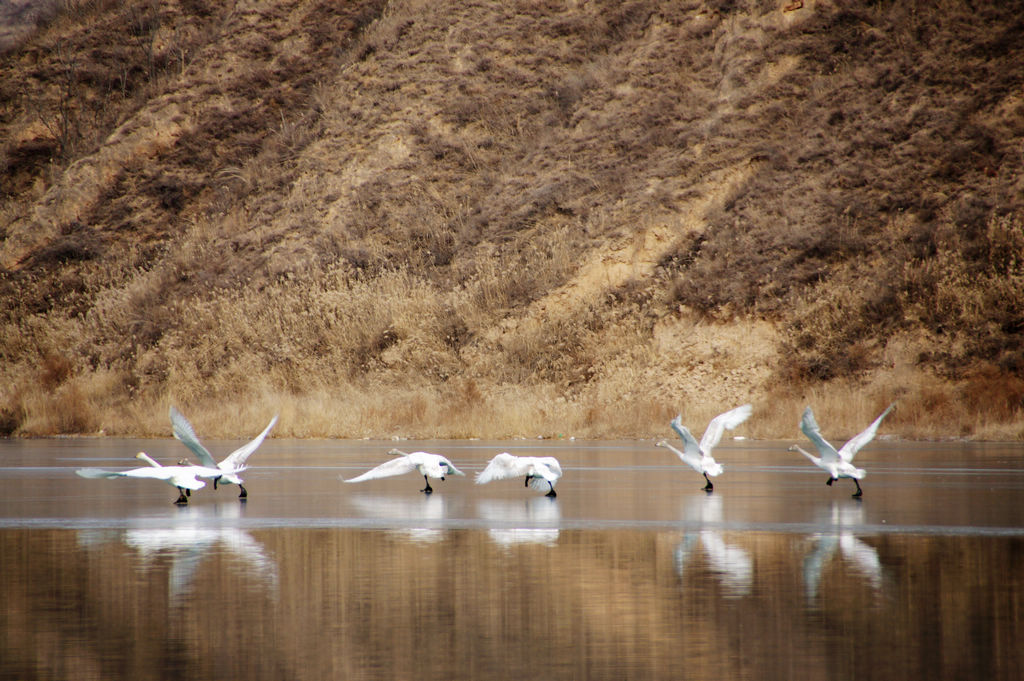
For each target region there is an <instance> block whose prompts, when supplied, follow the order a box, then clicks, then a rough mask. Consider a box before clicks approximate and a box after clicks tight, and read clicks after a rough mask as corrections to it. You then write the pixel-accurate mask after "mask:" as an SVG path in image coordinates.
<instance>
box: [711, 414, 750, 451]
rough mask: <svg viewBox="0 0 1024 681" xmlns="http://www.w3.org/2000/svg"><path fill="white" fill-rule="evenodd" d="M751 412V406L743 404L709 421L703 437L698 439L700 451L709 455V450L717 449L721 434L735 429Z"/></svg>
mask: <svg viewBox="0 0 1024 681" xmlns="http://www.w3.org/2000/svg"><path fill="white" fill-rule="evenodd" d="M753 410H754V408H753V406H751V405H749V404H744V405H743V406H742V407H736V408H735V409H730V410H729V411H727V412H725V413H724V414H719V415H718V416H716V417H715V418H713V419H711V423H709V424H708V427H707V430H705V431H704V436H703V437H702V438H701V439H700V449H701V451H703V452H706V453H708V454H710V453H711V450H712V449H714V448H715V447H717V446H718V443H719V442H721V441H722V434H723V433H724V432H725V431H726V430H732V429H733V428H736V427H737V426H739V425H740V424H742V423H743V422H744V421H746V420H747V419H748V418H750V414H751V412H752V411H753Z"/></svg>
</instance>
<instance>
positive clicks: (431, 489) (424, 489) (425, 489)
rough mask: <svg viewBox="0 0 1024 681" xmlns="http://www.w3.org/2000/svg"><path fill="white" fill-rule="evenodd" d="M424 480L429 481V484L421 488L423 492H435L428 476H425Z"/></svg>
mask: <svg viewBox="0 0 1024 681" xmlns="http://www.w3.org/2000/svg"><path fill="white" fill-rule="evenodd" d="M423 481H424V482H425V483H427V486H426V487H424V488H423V489H421V490H420V491H421V492H423V493H424V494H430V493H431V492H433V491H434V488H433V487H431V486H430V480H428V479H427V476H425V475H424V476H423Z"/></svg>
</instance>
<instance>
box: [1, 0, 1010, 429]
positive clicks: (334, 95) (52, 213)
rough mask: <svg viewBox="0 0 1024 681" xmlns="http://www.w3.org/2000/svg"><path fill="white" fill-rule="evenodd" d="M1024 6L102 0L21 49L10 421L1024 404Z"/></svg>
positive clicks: (847, 417) (14, 129)
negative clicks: (241, 9) (62, 120)
mask: <svg viewBox="0 0 1024 681" xmlns="http://www.w3.org/2000/svg"><path fill="white" fill-rule="evenodd" d="M1020 9H1021V8H1020V7H1019V6H1017V4H1016V3H996V2H988V3H985V2H982V3H975V4H974V8H973V9H969V8H968V7H967V6H966V5H961V4H959V3H948V4H946V5H945V6H944V8H943V11H936V10H935V9H934V7H932V6H931V5H928V4H926V3H914V2H912V3H909V4H908V3H888V2H882V3H872V4H871V5H862V4H860V3H854V2H847V1H845V0H842V1H837V2H831V3H824V2H819V3H806V4H805V7H804V8H802V9H799V10H796V11H793V12H782V11H781V7H780V6H779V4H778V3H774V2H755V1H753V0H751V1H744V2H732V3H716V4H714V5H713V6H712V5H711V4H708V3H687V2H682V3H675V4H672V5H671V6H666V5H665V4H664V3H655V2H653V0H635V1H633V2H627V3H623V2H611V1H609V2H594V3H587V4H585V5H579V6H577V5H572V4H565V5H563V4H559V3H527V2H524V3H513V4H508V3H505V4H502V3H496V2H489V1H487V2H473V3H447V4H446V3H429V2H416V1H412V0H410V1H407V2H390V3H385V2H380V1H378V0H365V1H363V2H350V3H341V4H339V3H330V2H323V1H320V0H288V1H286V2H278V3H268V4H256V5H253V6H252V7H250V8H249V10H248V11H247V12H246V13H241V14H240V13H237V12H230V11H228V9H226V8H225V7H224V6H222V5H220V4H217V3H208V2H205V1H204V0H187V1H185V0H180V1H176V0H170V1H167V2H162V3H159V4H152V3H149V2H139V3H108V2H87V3H71V4H69V5H68V6H67V7H65V10H64V12H63V13H60V14H58V15H57V16H56V17H55V18H54V19H53V20H51V21H49V22H47V23H45V24H43V25H41V26H40V27H39V28H38V29H37V30H36V31H35V32H34V33H31V34H27V35H26V36H24V37H22V38H21V39H20V40H22V42H20V43H18V45H17V47H16V49H13V50H11V51H9V52H7V53H5V54H3V55H2V56H0V84H2V85H0V99H2V101H4V102H6V103H7V104H6V105H5V107H4V108H2V109H0V139H2V140H3V143H2V146H0V159H2V163H0V218H2V219H3V223H2V224H0V267H2V269H0V300H2V301H3V306H2V312H0V430H2V431H3V432H6V433H15V434H19V435H45V434H52V433H72V432H98V431H103V432H107V433H117V434H147V435H166V433H167V425H166V408H167V404H168V403H171V402H173V403H175V404H178V405H180V406H182V408H184V409H186V410H187V411H188V412H189V413H190V414H193V415H195V419H196V423H197V427H199V428H200V429H201V430H202V431H203V432H204V433H209V434H210V435H211V436H237V435H241V434H243V433H247V432H250V431H253V432H254V431H255V430H258V428H259V427H261V425H262V424H263V423H265V420H266V418H267V416H268V415H269V414H270V413H272V412H281V413H282V420H281V424H280V426H279V427H278V428H277V429H276V430H275V434H278V435H296V436H331V437H361V436H432V437H433V436H436V437H471V436H482V437H513V436H527V437H535V436H537V435H543V436H551V437H557V436H558V435H566V436H568V435H575V436H577V437H630V436H644V437H646V436H654V435H656V434H661V433H664V431H665V427H666V423H667V420H668V419H669V418H671V416H672V415H674V414H675V413H677V412H682V413H683V414H684V418H685V419H686V420H687V422H692V423H695V424H696V423H701V422H706V420H707V419H708V418H710V417H711V416H713V415H714V414H716V413H719V412H720V411H722V410H723V409H724V408H727V407H729V406H735V405H736V404H740V403H743V402H748V401H749V402H753V403H754V404H755V407H756V412H755V417H754V418H752V419H751V421H750V422H749V424H748V425H747V426H745V427H746V429H747V430H746V434H749V435H752V436H756V437H790V436H792V434H793V433H794V432H795V421H796V419H797V418H798V417H799V413H800V410H801V409H802V408H803V406H804V405H805V404H807V403H813V404H814V405H815V408H816V410H820V413H821V414H822V419H823V422H824V421H825V420H827V421H828V422H829V423H830V424H831V425H832V426H833V427H834V428H835V429H836V431H837V432H847V433H852V432H856V431H857V430H859V428H860V427H862V426H863V424H865V423H867V422H868V421H870V419H871V418H872V417H873V414H874V413H876V412H877V411H880V410H881V408H884V406H885V404H887V403H888V401H890V400H892V399H893V398H895V397H898V398H899V408H898V409H897V411H896V412H895V413H894V414H893V415H892V417H890V419H889V421H887V423H891V424H892V428H893V429H894V430H893V432H895V433H898V434H899V435H903V436H908V437H945V436H952V437H960V436H970V437H1011V438H1019V437H1022V436H1024V427H1022V425H1021V424H1022V423H1024V402H1022V400H1024V389H1022V388H1021V382H1022V381H1024V355H1022V354H1021V349H1020V348H1021V334H1022V333H1024V321H1022V320H1024V299H1022V294H1021V291H1022V290H1024V285H1022V284H1024V281H1022V279H1024V272H1022V270H1021V267H1022V266H1021V263H1022V262H1024V227H1022V224H1024V203H1022V199H1021V196H1024V176H1022V173H1021V168H1022V167H1024V164H1021V163H1020V161H1021V155H1020V149H1021V144H1022V143H1024V124H1022V123H1021V121H1022V120H1024V99H1022V98H1021V97H1020V94H1019V93H1020V91H1021V86H1022V85H1024V83H1022V79H1024V76H1022V75H1021V72H1020V69H1019V68H1017V66H1018V65H1019V64H1020V63H1021V60H1022V59H1024V38H1022V37H1021V36H1024V30H1021V28H1022V27H1021V24H1020V22H1021V19H1020V17H1021V16H1022V13H1021V12H1020V11H1019V10H1020ZM122 34H124V35H132V36H134V38H133V40H131V41H127V42H126V41H118V40H113V39H110V38H111V36H113V35H122ZM58 45H59V46H60V49H57V46H58ZM113 45H116V46H118V47H111V46H113ZM69 64H73V65H74V69H73V79H72V81H71V82H70V84H71V86H72V87H71V90H70V93H71V94H70V97H69V96H68V91H67V90H62V89H61V83H62V82H64V83H67V82H68V81H67V79H66V78H65V80H64V81H61V80H60V78H61V74H64V76H66V75H67V74H68V70H67V67H68V65H69ZM62 68H63V69H64V70H63V71H62V70H61V69H62ZM69 102H70V103H72V104H73V106H72V107H70V108H65V109H62V106H64V105H65V104H68V103H69ZM65 110H66V111H68V112H69V113H70V114H71V115H70V117H69V118H67V119H66V121H67V122H68V124H67V125H65V126H64V127H63V128H62V127H61V125H59V124H58V122H59V116H60V114H61V112H62V111H65ZM71 123H73V125H71ZM62 131H63V133H64V134H63V136H62V134H61V133H62ZM72 133H73V134H72Z"/></svg>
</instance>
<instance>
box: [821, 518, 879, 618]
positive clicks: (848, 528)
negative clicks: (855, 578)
mask: <svg viewBox="0 0 1024 681" xmlns="http://www.w3.org/2000/svg"><path fill="white" fill-rule="evenodd" d="M863 523H864V508H863V507H862V506H861V505H860V503H857V502H850V503H847V504H835V503H834V504H832V506H831V509H830V511H829V513H828V514H827V515H826V516H825V518H824V519H823V522H822V524H823V525H826V526H827V529H825V530H824V531H822V532H817V533H815V534H812V535H810V536H809V537H808V539H809V540H810V541H811V542H812V543H813V545H814V547H813V548H812V550H811V552H810V553H809V554H808V555H807V557H806V558H805V559H804V586H805V588H806V592H807V600H808V601H813V600H814V599H815V598H816V597H817V595H818V592H819V590H820V589H821V581H822V573H823V572H824V570H825V566H826V565H828V563H829V561H830V560H831V559H832V556H833V554H835V551H836V549H837V548H838V549H839V552H840V553H841V554H842V556H843V558H844V559H846V560H847V561H849V563H851V564H852V565H853V566H854V567H855V568H856V569H857V571H858V572H860V573H861V574H862V575H863V576H864V577H866V578H867V580H868V583H869V584H870V585H871V588H872V589H875V590H877V589H878V588H879V587H880V586H881V585H882V563H881V561H879V559H878V551H876V550H875V549H874V547H872V546H869V545H868V544H865V543H864V542H863V541H861V540H860V539H857V537H855V536H854V535H853V529H854V528H856V527H858V526H860V525H863Z"/></svg>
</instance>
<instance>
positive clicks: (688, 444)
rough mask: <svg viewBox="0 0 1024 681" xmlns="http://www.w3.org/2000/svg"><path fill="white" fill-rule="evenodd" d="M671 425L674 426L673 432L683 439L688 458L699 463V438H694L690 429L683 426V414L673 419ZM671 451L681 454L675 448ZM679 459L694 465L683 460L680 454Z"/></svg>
mask: <svg viewBox="0 0 1024 681" xmlns="http://www.w3.org/2000/svg"><path fill="white" fill-rule="evenodd" d="M670 425H671V426H672V430H674V431H676V433H677V434H678V435H679V437H680V438H681V439H682V441H683V451H684V452H686V454H687V456H689V457H690V458H691V459H692V460H693V461H699V460H700V445H699V444H697V438H695V437H694V436H693V433H691V432H690V429H689V428H687V427H686V426H684V425H683V417H682V414H679V415H677V416H676V417H675V418H674V419H672V423H671V424H670ZM670 449H671V450H672V451H674V452H675V453H676V454H679V450H678V449H676V448H675V447H670ZM679 458H680V459H683V461H686V463H688V464H690V465H691V466H693V464H692V463H690V461H687V460H686V459H684V458H683V455H682V454H679Z"/></svg>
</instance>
